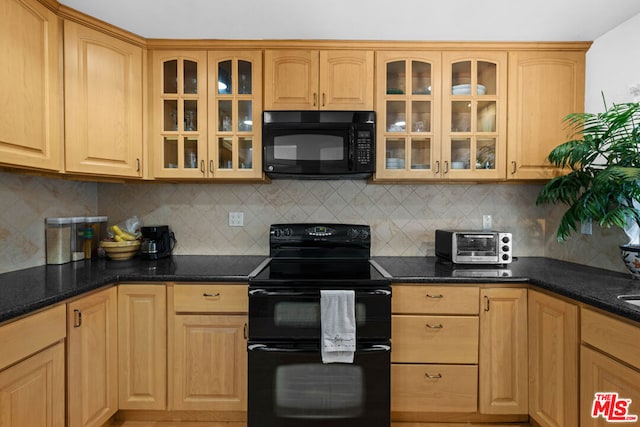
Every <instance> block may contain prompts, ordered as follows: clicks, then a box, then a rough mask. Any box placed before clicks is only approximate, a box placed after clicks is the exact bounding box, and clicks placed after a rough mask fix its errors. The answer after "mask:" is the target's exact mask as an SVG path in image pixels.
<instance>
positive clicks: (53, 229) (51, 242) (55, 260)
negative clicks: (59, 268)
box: [45, 218, 71, 264]
mask: <svg viewBox="0 0 640 427" xmlns="http://www.w3.org/2000/svg"><path fill="white" fill-rule="evenodd" d="M45 229H46V230H45V241H46V242H45V244H46V256H47V264H65V263H67V262H69V261H71V218H46V219H45Z"/></svg>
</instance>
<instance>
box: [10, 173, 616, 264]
mask: <svg viewBox="0 0 640 427" xmlns="http://www.w3.org/2000/svg"><path fill="white" fill-rule="evenodd" d="M539 190H540V185H538V184H482V185H469V184H424V185H370V184H367V183H366V182H365V181H290V180H275V181H273V182H272V183H271V184H246V185H243V184H225V185H219V184H186V183H183V184H164V183H141V184H95V183H82V182H75V181H66V180H62V179H49V178H41V177H30V176H22V175H17V174H10V173H2V172H0V200H1V201H2V202H1V204H2V209H1V210H0V273H2V272H7V271H12V270H17V269H21V268H26V267H31V266H35V265H42V264H44V263H45V253H44V249H43V248H44V218H45V217H48V216H71V215H86V214H100V215H108V216H109V218H110V222H119V221H122V220H123V219H125V218H127V217H129V216H131V215H137V216H139V217H140V218H141V219H142V221H143V223H144V224H146V225H157V224H169V225H170V226H171V228H172V230H173V231H174V232H175V234H176V237H177V239H178V246H177V248H176V252H175V253H176V254H244V255H266V254H267V253H268V237H267V231H268V227H269V225H270V224H272V223H279V222H311V221H318V222H354V223H366V224H369V225H371V227H372V228H373V233H374V234H373V248H372V253H373V255H374V256H387V255H389V256H400V255H406V256H424V255H433V254H434V247H433V245H434V242H433V237H434V230H435V229H436V228H472V229H476V228H480V227H481V226H482V215H483V214H490V215H492V216H493V224H494V228H496V229H502V230H509V231H512V232H513V234H514V252H515V255H516V256H549V257H553V258H559V259H565V260H569V261H574V262H580V263H584V264H588V265H593V266H597V267H602V268H606V269H610V270H617V271H624V265H623V264H622V262H621V261H620V259H619V254H618V250H617V245H618V244H619V243H624V237H623V236H624V235H623V233H621V232H619V231H618V230H607V231H604V232H601V231H600V230H599V229H598V228H597V227H594V236H575V237H574V238H572V239H571V240H570V241H568V242H566V243H563V244H558V243H557V242H556V241H555V224H556V223H557V219H558V218H559V216H560V214H561V210H560V209H558V208H549V207H538V206H536V205H535V199H536V196H537V194H538V191H539ZM230 211H239V212H244V221H245V226H244V227H229V226H228V225H227V224H228V213H229V212H230Z"/></svg>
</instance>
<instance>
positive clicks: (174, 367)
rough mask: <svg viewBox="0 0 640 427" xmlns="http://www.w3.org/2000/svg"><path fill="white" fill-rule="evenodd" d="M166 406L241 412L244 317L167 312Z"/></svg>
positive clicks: (244, 390)
mask: <svg viewBox="0 0 640 427" xmlns="http://www.w3.org/2000/svg"><path fill="white" fill-rule="evenodd" d="M172 319H173V320H172V324H171V326H170V327H171V328H172V329H173V331H172V334H173V336H172V338H170V340H169V354H170V357H169V409H170V410H179V411H180V410H205V411H216V410H218V411H246V410H247V409H246V406H247V342H246V337H245V329H246V325H247V316H246V315H187V314H185V315H183V314H177V315H175V316H172Z"/></svg>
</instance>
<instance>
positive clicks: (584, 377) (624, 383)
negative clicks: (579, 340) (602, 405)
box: [580, 345, 640, 427]
mask: <svg viewBox="0 0 640 427" xmlns="http://www.w3.org/2000/svg"><path fill="white" fill-rule="evenodd" d="M606 392H615V393H618V398H619V399H630V401H631V404H630V405H629V406H628V414H627V415H635V416H637V417H640V404H639V403H640V370H636V369H632V368H630V367H628V366H627V365H623V364H622V363H618V362H616V361H615V360H613V359H611V358H610V357H607V356H605V355H604V354H602V353H600V352H598V351H595V350H592V349H591V348H589V347H586V346H584V345H583V346H582V347H581V349H580V426H581V427H605V426H610V425H611V423H610V422H608V421H607V420H606V419H605V417H604V416H598V417H597V418H593V417H592V410H593V401H594V399H595V394H596V393H606ZM611 403H613V402H611ZM637 419H640V418H637ZM620 424H621V425H625V424H626V425H637V422H635V423H620Z"/></svg>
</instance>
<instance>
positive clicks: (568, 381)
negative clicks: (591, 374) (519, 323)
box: [528, 290, 579, 427]
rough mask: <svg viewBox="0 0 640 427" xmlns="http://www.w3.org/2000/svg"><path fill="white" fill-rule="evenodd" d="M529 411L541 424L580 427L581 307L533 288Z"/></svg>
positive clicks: (530, 304) (530, 295)
mask: <svg viewBox="0 0 640 427" xmlns="http://www.w3.org/2000/svg"><path fill="white" fill-rule="evenodd" d="M528 305H529V414H530V416H531V417H533V418H534V419H535V420H536V422H537V423H538V424H539V425H540V426H541V427H577V426H578V425H579V423H578V345H579V343H578V307H577V306H576V305H574V304H569V303H567V302H564V301H562V300H560V299H557V298H554V297H551V296H548V295H546V294H543V293H541V292H536V291H532V290H530V291H529V295H528Z"/></svg>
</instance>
